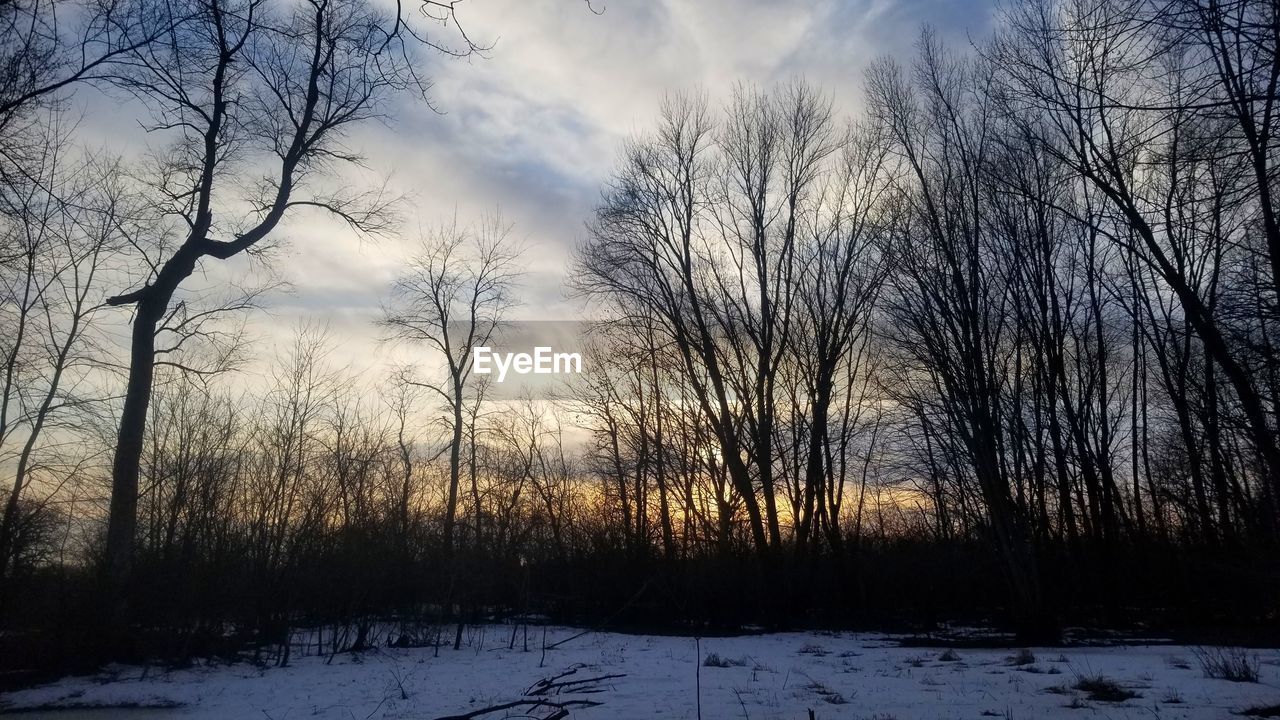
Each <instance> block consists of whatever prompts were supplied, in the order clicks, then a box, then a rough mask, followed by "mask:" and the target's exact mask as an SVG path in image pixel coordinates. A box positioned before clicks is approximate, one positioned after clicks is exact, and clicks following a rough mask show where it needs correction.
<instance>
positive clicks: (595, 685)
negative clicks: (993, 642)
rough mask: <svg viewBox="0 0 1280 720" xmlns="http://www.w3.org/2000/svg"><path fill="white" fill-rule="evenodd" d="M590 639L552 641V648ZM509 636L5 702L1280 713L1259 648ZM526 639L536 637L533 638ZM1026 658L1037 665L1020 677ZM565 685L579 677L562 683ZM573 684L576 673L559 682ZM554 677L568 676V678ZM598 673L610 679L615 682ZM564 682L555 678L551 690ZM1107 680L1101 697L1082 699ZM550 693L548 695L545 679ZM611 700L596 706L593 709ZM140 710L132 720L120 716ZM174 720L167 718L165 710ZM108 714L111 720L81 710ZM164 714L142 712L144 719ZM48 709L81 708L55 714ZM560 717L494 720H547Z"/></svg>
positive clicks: (134, 678) (379, 709)
mask: <svg viewBox="0 0 1280 720" xmlns="http://www.w3.org/2000/svg"><path fill="white" fill-rule="evenodd" d="M577 632H578V631H575V630H572V629H568V628H555V629H552V630H550V631H549V632H548V634H547V643H548V644H551V643H554V642H556V641H558V640H564V639H566V638H569V637H570V636H572V635H575V634H577ZM509 638H510V629H509V628H503V627H488V628H480V629H473V630H472V631H471V632H469V633H468V634H467V636H466V641H467V643H466V645H464V647H463V648H462V649H461V650H459V651H456V652H455V651H453V650H452V649H451V648H442V649H441V650H440V652H439V657H435V656H434V652H433V651H432V650H431V649H410V650H397V649H379V650H376V651H370V652H365V653H360V654H343V655H338V656H336V657H334V658H333V659H332V661H331V662H326V658H321V657H305V658H296V659H295V660H294V661H293V662H292V663H291V664H290V666H289V667H286V668H267V669H261V668H257V667H255V666H253V665H249V664H238V665H220V666H213V667H196V668H191V669H185V670H175V671H165V670H162V669H158V668H150V669H149V670H147V669H143V668H139V667H117V668H113V669H111V671H109V672H106V673H104V674H101V675H98V676H94V677H75V678H67V679H64V680H61V681H59V682H56V683H53V684H50V685H45V686H42V687H37V688H32V689H28V690H23V691H19V692H15V693H11V694H9V695H6V696H3V697H0V711H14V710H22V709H27V710H30V709H32V708H37V707H39V708H43V709H42V710H37V711H34V712H30V713H28V714H25V715H24V716H25V717H27V718H46V717H47V718H58V719H59V720H72V719H73V718H75V719H80V718H107V717H111V718H134V719H143V718H148V719H151V720H164V719H167V718H257V719H258V720H267V719H269V720H285V719H286V718H293V719H295V720H296V719H300V718H342V719H344V720H352V719H353V718H354V719H355V720H364V719H366V718H418V719H422V720H431V719H433V718H437V717H441V716H449V715H458V716H466V713H471V712H475V711H477V710H481V709H483V708H486V707H490V706H495V705H500V704H504V703H511V702H516V701H529V702H536V701H539V700H545V701H549V702H555V703H561V704H564V703H568V705H569V706H570V713H571V714H569V715H567V717H573V718H584V719H591V718H608V719H610V720H628V719H630V718H695V717H697V712H698V709H697V700H696V698H697V697H698V694H699V693H698V691H697V687H698V686H699V685H700V686H701V693H700V694H701V706H702V708H701V712H702V718H704V720H718V719H723V718H747V719H749V720H766V719H768V718H798V719H803V718H807V717H808V710H809V709H812V710H813V711H814V716H815V717H816V718H818V719H819V720H825V719H829V718H857V719H863V718H876V719H877V720H889V719H890V718H894V719H897V720H907V719H908V718H929V719H933V718H972V719H975V720H976V719H978V718H983V717H997V718H1016V719H1019V720H1021V719H1024V718H1159V719H1167V720H1173V719H1175V718H1226V717H1231V716H1232V714H1233V713H1239V712H1240V711H1242V710H1244V709H1246V708H1250V707H1258V706H1274V705H1280V651H1275V650H1265V651H1259V652H1258V653H1257V654H1258V658H1259V659H1260V660H1261V682H1260V683H1235V682H1229V681H1226V680H1211V679H1206V678H1205V677H1204V676H1203V673H1202V672H1201V670H1200V667H1199V666H1198V664H1197V662H1196V659H1195V657H1194V655H1193V649H1192V648H1189V647H1182V646H1173V645H1149V646H1140V645H1139V646H1135V645H1130V646H1122V647H1121V646H1115V647H1071V648H1066V649H1060V648H1032V649H1031V652H1032V654H1033V655H1034V661H1033V662H1028V661H1029V660H1031V658H1030V657H1022V658H1014V657H1013V655H1014V654H1015V653H1013V652H1012V651H1010V650H1008V649H971V648H961V649H956V650H953V651H951V653H947V654H944V653H946V651H945V650H944V649H942V648H920V647H902V646H901V645H900V644H899V643H898V642H897V641H896V640H895V639H894V638H893V637H891V636H887V635H874V634H854V633H843V634H842V633H780V634H771V635H756V636H743V637H733V638H704V639H702V640H701V641H700V648H698V647H697V642H698V641H695V640H694V639H693V638H684V637H665V636H637V635H621V634H611V633H590V634H585V635H583V636H581V637H578V638H576V639H572V640H570V641H568V642H566V643H564V644H563V645H561V646H559V647H557V648H554V649H551V650H547V651H546V653H545V657H544V656H543V652H542V651H541V649H540V648H541V646H542V634H541V630H540V629H537V628H535V629H532V630H531V631H530V633H529V646H530V650H529V651H528V652H524V651H522V649H521V643H520V642H519V641H517V644H516V649H514V650H510V649H508V641H509ZM521 639H523V636H522V637H521ZM1017 661H1021V662H1022V663H1023V664H1015V662H1017ZM564 673H568V674H564ZM562 674H564V675H563V676H561V675H562ZM556 676H561V677H558V678H556ZM602 676H610V677H604V678H603V679H596V678H601V677H602ZM552 678H555V679H552ZM1098 678H1103V679H1105V680H1111V681H1114V683H1115V684H1116V685H1115V686H1108V685H1107V684H1106V683H1105V682H1103V683H1102V684H1101V685H1100V686H1088V685H1087V684H1086V685H1085V687H1086V688H1090V687H1093V688H1095V689H1096V688H1097V687H1101V692H1102V693H1103V694H1104V695H1105V694H1107V692H1108V691H1110V692H1115V691H1117V690H1118V691H1119V695H1121V696H1123V695H1128V694H1133V695H1134V697H1130V698H1128V699H1124V700H1110V701H1108V700H1102V699H1097V698H1091V697H1090V695H1091V693H1090V692H1088V691H1087V690H1081V689H1076V686H1077V685H1080V684H1081V681H1082V680H1089V679H1095V680H1096V679H1098ZM548 679H550V683H549V684H548V683H547V682H543V683H542V684H541V686H539V682H540V681H546V680H548ZM588 702H589V703H598V705H593V706H586V705H585V704H582V703H588ZM124 706H131V707H132V708H133V709H129V710H123V709H120V708H122V707H124ZM165 706H167V707H165ZM94 707H99V708H102V707H112V708H113V709H110V710H106V709H103V710H86V709H85V708H94ZM148 707H150V708H161V709H145V708H148ZM51 708H79V709H77V710H53V709H51ZM557 712H558V710H557V708H556V707H553V706H551V705H541V706H534V705H530V704H524V705H515V706H512V707H511V708H509V709H507V710H503V711H498V712H494V713H492V714H485V715H480V716H478V717H480V718H482V719H483V720H489V719H491V718H503V717H508V718H509V717H520V718H545V717H548V716H554V715H555V714H556V713H557Z"/></svg>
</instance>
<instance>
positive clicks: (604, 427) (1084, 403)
mask: <svg viewBox="0 0 1280 720" xmlns="http://www.w3.org/2000/svg"><path fill="white" fill-rule="evenodd" d="M455 6H456V3H437V2H431V1H430V0H428V1H427V2H425V3H406V4H400V3H396V4H395V5H394V6H392V5H389V4H387V3H377V2H372V1H371V0H287V1H286V0H169V1H168V2H163V3H161V2H155V1H153V0H10V1H9V2H0V28H3V30H2V31H0V32H2V33H3V34H2V36H0V37H2V40H0V475H3V477H4V478H6V479H5V481H4V489H5V493H4V495H5V502H4V509H3V515H2V516H0V670H4V671H15V670H23V671H27V670H30V669H31V668H32V667H39V668H41V669H43V670H46V671H48V670H53V671H68V670H79V669H88V668H92V667H96V666H97V665H98V664H100V663H101V662H104V661H107V660H129V661H138V660H142V659H148V658H150V659H162V660H164V661H169V662H181V661H186V660H189V659H191V658H195V657H208V656H227V657H234V656H236V654H238V653H242V652H245V651H246V649H247V650H249V651H251V652H252V653H253V657H254V659H255V660H258V661H260V662H263V663H268V664H275V665H280V666H283V665H287V664H288V663H289V662H290V659H291V656H292V655H293V654H295V653H298V652H302V653H318V654H324V653H329V652H332V653H337V652H346V651H359V650H361V649H363V648H368V647H371V646H374V645H379V644H381V645H391V646H394V647H432V646H433V647H437V648H439V647H440V646H441V645H444V646H448V645H450V644H452V645H453V647H454V648H455V649H456V648H457V647H458V646H459V645H460V644H461V643H463V640H464V634H465V632H467V628H470V627H474V626H476V625H483V624H486V623H492V622H508V623H514V624H515V626H516V627H519V626H520V625H521V624H523V625H525V628H526V629H525V633H526V638H527V636H528V634H529V632H530V631H529V629H528V627H527V626H528V624H529V623H533V624H535V625H536V624H538V623H540V622H543V621H553V622H557V623H567V624H573V625H576V626H581V627H593V628H608V629H636V630H649V631H660V632H674V633H688V634H700V635H703V636H709V635H717V634H725V633H734V632H740V631H742V630H743V629H744V628H756V629H767V630H781V629H814V628H833V629H879V630H886V629H892V630H909V631H913V632H915V631H921V632H923V631H927V630H929V629H931V628H936V627H939V626H941V625H945V624H947V623H953V622H967V623H975V624H986V625H990V626H993V627H997V628H1002V629H1005V630H1008V631H1009V632H1011V633H1013V634H1014V637H1016V639H1017V641H1018V642H1021V643H1024V644H1036V645H1052V644H1056V643H1058V642H1060V641H1062V640H1063V638H1064V632H1066V631H1067V630H1069V629H1072V628H1081V627H1083V628H1089V629H1090V630H1091V631H1096V632H1128V633H1142V632H1149V631H1153V632H1162V633H1169V634H1172V635H1174V636H1175V637H1185V638H1191V639H1194V640H1196V641H1203V640H1204V639H1206V638H1209V639H1213V640H1215V641H1218V640H1223V639H1227V640H1231V641H1233V642H1237V643H1239V642H1246V641H1247V642H1262V641H1264V639H1266V638H1270V639H1271V642H1274V641H1275V639H1276V638H1277V637H1280V634H1278V633H1277V631H1278V630H1280V627H1278V626H1277V605H1276V599H1277V598H1278V597H1280V560H1278V559H1277V558H1280V555H1277V552H1276V551H1277V549H1278V547H1280V434H1278V431H1280V417H1277V412H1280V199H1278V198H1277V197H1276V196H1275V194H1276V193H1277V192H1278V190H1277V188H1278V187H1280V186H1278V185H1277V180H1278V172H1280V170H1278V168H1280V147H1278V143H1280V140H1278V139H1277V138H1276V137H1275V136H1276V134H1277V133H1278V132H1280V107H1277V103H1278V102H1280V91H1278V85H1280V54H1278V45H1280V10H1278V8H1277V6H1276V4H1275V3H1273V2H1266V1H1262V0H1160V1H1156V0H1028V1H1026V2H1010V3H1005V4H1004V5H1002V6H1001V7H1000V9H999V10H998V11H997V14H996V18H995V21H994V26H993V27H994V29H993V31H992V32H990V33H989V34H988V35H986V36H983V37H980V38H978V37H975V38H973V39H972V41H971V43H970V44H969V45H957V44H955V43H949V42H945V41H944V40H943V39H942V38H941V37H940V36H939V35H938V33H936V32H935V31H933V30H932V29H930V28H929V27H928V23H927V20H928V18H927V17H922V18H920V20H921V23H922V24H923V25H924V27H923V29H922V30H921V31H920V32H919V34H918V35H917V36H916V38H915V43H914V45H912V46H911V47H910V48H909V49H906V50H904V51H903V52H902V53H901V54H900V55H899V56H896V57H883V58H880V59H878V60H876V61H875V62H874V63H871V64H870V66H869V68H868V69H867V70H866V71H865V73H863V75H862V77H859V78H856V79H855V82H856V84H857V85H858V86H859V87H860V88H862V90H861V98H860V102H859V104H858V109H857V110H856V111H852V112H849V111H845V110H842V109H839V108H838V106H837V104H836V103H834V102H833V100H832V97H831V95H830V93H829V91H828V89H826V88H824V87H822V86H820V85H818V84H815V83H812V82H809V81H806V80H804V79H802V78H792V79H784V80H780V81H776V82H774V81H770V82H756V81H755V79H753V78H743V79H742V81H741V82H740V83H739V84H735V85H733V86H731V87H720V88H696V87H689V88H671V89H669V91H668V92H667V93H665V94H663V95H662V96H661V97H653V98H652V112H651V113H650V115H649V116H648V117H645V118H642V119H639V120H637V123H636V127H637V128H638V129H637V130H636V131H635V132H634V133H632V135H631V136H630V137H629V138H627V139H626V140H625V141H624V142H622V143H621V144H620V145H619V146H618V147H617V149H616V155H615V157H614V158H613V168H614V169H613V171H612V173H611V174H610V175H609V176H608V177H606V178H603V179H602V181H601V182H600V184H599V195H598V200H597V202H596V207H595V210H594V212H593V213H591V214H590V216H588V217H583V218H581V219H580V220H581V222H582V224H583V225H582V227H583V230H582V233H581V237H580V238H579V239H578V241H577V242H576V245H575V247H574V249H573V259H572V265H571V267H570V268H569V271H568V273H567V277H568V278H569V281H568V282H567V284H566V287H564V288H562V289H557V291H559V292H562V293H563V294H564V296H565V297H567V298H569V299H571V300H572V301H574V302H577V303H580V304H581V306H582V307H583V310H582V315H581V316H580V317H577V318H571V319H572V320H574V321H580V322H582V323H583V326H584V327H588V328H589V331H586V332H585V333H584V337H583V346H584V348H585V352H584V356H583V360H582V365H583V372H582V373H581V374H580V375H573V376H566V377H565V378H564V380H563V382H558V383H556V384H555V387H554V388H551V389H548V390H547V391H545V392H541V393H537V394H534V393H528V394H525V395H522V396H520V397H510V396H504V395H502V394H501V393H500V392H498V390H497V388H495V385H494V381H495V378H494V376H488V377H481V376H480V375H478V374H477V373H475V372H473V370H474V368H473V363H472V361H473V359H474V350H475V349H476V348H478V347H482V346H486V345H488V344H489V343H490V340H491V339H493V338H494V337H495V334H496V333H498V332H499V331H500V328H502V327H503V326H504V325H513V324H514V325H519V324H520V323H522V322H528V320H527V318H526V317H523V316H522V315H521V303H522V298H523V297H524V295H523V293H524V292H525V289H526V288H527V284H528V279H527V278H526V277H525V273H524V268H525V267H526V266H527V263H528V261H529V258H530V256H531V255H532V254H536V252H537V249H536V248H534V247H531V246H530V244H529V243H528V242H527V241H526V240H525V239H523V236H522V234H521V231H520V228H519V227H518V226H516V225H515V224H513V223H512V222H511V221H509V220H507V219H505V218H504V216H503V215H502V214H500V213H499V212H498V211H495V212H494V213H492V214H489V215H485V216H477V217H458V216H457V214H456V213H455V216H454V218H453V219H452V220H449V221H445V222H439V223H435V224H433V225H431V226H430V227H429V228H427V229H425V230H423V231H422V232H421V234H420V236H415V235H414V233H413V231H412V229H411V228H410V227H406V224H405V223H403V222H401V210H402V204H403V203H402V201H401V200H400V199H399V198H397V197H394V196H393V194H392V193H389V192H387V191H386V187H385V185H384V184H381V183H379V182H378V181H377V180H373V181H369V182H365V181H363V180H360V179H353V178H359V177H363V176H359V175H356V174H355V173H356V172H357V171H364V170H368V169H369V167H368V164H367V163H366V162H365V159H364V157H363V156H362V155H361V153H360V148H359V147H358V146H357V144H356V143H355V141H354V140H353V138H357V137H359V131H360V130H361V128H363V127H365V126H368V125H374V124H378V123H384V122H390V121H392V120H394V117H392V116H393V115H394V112H393V108H396V107H399V106H398V105H396V103H402V102H416V103H419V104H426V105H429V106H431V107H435V106H436V105H439V106H442V107H445V108H447V107H448V105H449V103H450V100H451V99H450V98H449V97H447V96H445V97H439V96H436V95H434V94H433V93H432V92H431V88H432V81H431V79H430V78H429V77H428V73H427V72H426V70H425V69H424V68H425V67H427V64H426V63H427V60H428V59H430V58H450V57H453V58H464V59H465V58H474V59H475V61H476V62H480V63H483V62H485V59H484V55H485V53H486V52H488V48H487V47H486V46H485V45H484V44H483V42H482V41H480V40H478V39H475V38H479V37H480V35H478V34H477V32H478V30H479V29H477V28H473V27H471V26H470V25H467V24H465V23H464V22H463V18H462V17H461V16H460V15H459V13H460V12H461V11H460V10H458V9H456V7H455ZM579 11H580V12H583V13H593V12H600V9H599V8H595V7H590V6H583V7H581V8H580V9H579ZM608 16H609V12H608V9H605V10H604V11H603V15H601V19H602V21H607V19H608ZM431 67H433V68H434V67H436V66H435V65H432V66H431ZM446 67H447V68H448V69H447V70H446V72H455V71H456V70H455V68H454V66H452V65H450V66H446ZM459 67H461V66H459ZM433 72H435V70H433ZM90 96H92V97H93V98H99V100H98V101H97V102H107V103H110V104H114V105H117V106H118V108H117V110H116V111H117V112H121V113H124V114H125V115H127V122H129V123H130V124H131V125H134V126H137V127H139V128H141V129H142V130H143V131H144V133H145V135H146V136H147V138H148V139H147V147H146V149H145V151H139V152H136V153H134V152H119V153H116V152H113V151H112V149H111V148H109V147H108V148H103V147H100V146H98V145H96V144H94V143H91V142H90V141H89V140H88V139H84V138H81V137H80V136H79V133H78V127H79V123H80V120H79V114H81V113H83V112H84V110H83V107H82V106H80V105H77V102H79V101H80V100H81V99H82V98H85V97H90ZM102 98H105V99H106V100H102ZM376 170H377V168H376V167H375V168H373V171H375V174H376ZM443 170H445V169H442V171H443ZM438 210H439V211H440V212H438V213H436V215H437V216H447V215H448V208H439V209H438ZM314 215H323V216H326V217H329V218H331V219H335V220H336V221H338V222H339V223H340V224H341V225H340V227H341V228H342V231H343V232H347V233H350V234H352V235H354V236H359V237H367V238H379V237H383V238H385V237H403V238H408V239H409V241H410V242H412V243H413V244H414V246H415V247H416V250H415V252H414V253H413V255H412V257H411V258H409V259H408V260H407V261H406V262H405V263H404V264H403V266H402V267H400V268H399V269H398V272H397V273H396V277H395V279H394V282H392V283H390V284H389V285H388V287H386V288H385V289H384V291H383V293H382V295H383V298H384V302H383V305H382V308H381V313H380V316H379V317H378V318H376V319H374V320H372V321H371V322H372V323H373V325H374V326H376V333H377V334H378V335H379V337H380V338H381V342H382V343H383V344H384V345H386V346H388V347H394V348H396V349H397V350H398V351H400V352H402V353H404V355H403V357H407V358H410V360H409V361H406V362H404V363H396V364H394V365H387V366H385V367H380V368H378V369H377V371H376V372H371V371H369V370H368V369H367V368H364V367H353V366H351V365H348V364H344V363H342V362H340V361H338V360H336V359H335V358H334V354H333V348H334V347H335V346H336V345H337V344H339V343H340V341H341V340H342V338H341V337H340V336H339V333H337V332H336V331H334V330H333V329H330V328H327V327H326V326H325V325H324V324H323V323H319V322H315V323H306V324H303V325H301V326H298V327H290V328H285V329H284V330H283V334H284V335H287V336H288V339H287V340H286V341H282V342H279V343H276V344H275V345H272V344H270V343H266V342H264V341H262V340H261V339H258V338H255V337H254V336H253V333H251V332H249V331H248V330H247V329H246V328H247V325H246V318H250V317H253V316H255V315H261V314H263V313H270V311H271V308H270V306H269V303H267V302H266V299H267V298H268V297H270V292H269V290H270V289H271V287H270V282H265V283H264V282H261V281H260V277H259V276H260V275H261V273H256V271H253V270H252V268H270V267H271V264H272V262H273V254H272V252H271V250H270V249H269V248H270V247H271V246H272V244H273V243H274V242H277V241H278V240H279V238H280V237H281V236H282V235H283V234H284V233H285V229H286V228H288V227H289V223H290V222H291V221H292V220H293V219H295V218H297V217H300V216H314ZM322 241H323V240H322V239H307V240H306V241H305V242H307V243H309V242H322ZM301 252H303V253H305V252H306V248H305V243H303V247H302V249H301ZM246 368H260V371H258V372H256V373H250V374H246ZM249 375H252V376H253V377H254V378H256V379H253V380H249V379H247V378H248V377H249ZM388 628H390V629H388ZM511 637H512V640H511V642H512V645H513V646H514V644H515V642H516V641H515V637H516V636H515V635H514V634H512V636H511ZM526 643H527V640H526ZM543 652H544V654H545V649H544V651H543ZM744 709H745V706H744Z"/></svg>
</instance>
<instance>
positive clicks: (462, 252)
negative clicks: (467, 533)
mask: <svg viewBox="0 0 1280 720" xmlns="http://www.w3.org/2000/svg"><path fill="white" fill-rule="evenodd" d="M520 258H521V250H520V248H519V246H517V245H516V244H515V243H514V241H513V239H512V237H511V226H510V225H507V224H505V223H504V222H503V220H502V218H501V217H500V216H497V215H494V216H491V217H488V218H486V219H485V220H483V221H482V222H481V223H479V224H477V225H474V226H469V227H467V226H461V225H459V224H458V223H457V220H456V219H455V220H454V221H453V222H452V223H450V224H448V225H444V226H442V227H440V228H439V229H437V230H436V231H435V232H434V234H432V235H430V236H428V237H427V238H426V239H425V240H424V241H423V249H422V251H421V252H420V253H419V254H418V255H417V256H416V257H414V258H413V260H411V261H410V264H409V266H408V268H407V269H406V272H405V273H404V274H403V275H402V276H401V277H400V278H399V279H397V280H396V283H395V286H394V287H393V288H392V298H391V300H390V302H389V304H388V306H387V308H386V310H385V312H384V315H383V318H382V325H383V327H385V328H386V329H387V331H388V333H389V335H390V336H391V337H392V338H394V339H397V340H401V341H405V342H410V343H414V344H417V345H422V346H426V347H428V348H431V349H433V350H435V351H437V352H438V353H440V355H441V356H443V360H444V364H445V377H444V379H443V381H441V382H439V383H435V382H430V381H418V382H421V384H422V387H424V388H427V389H429V390H431V391H432V392H434V393H435V394H436V395H438V396H439V397H440V398H441V399H443V400H444V402H445V404H446V406H447V408H448V412H449V425H448V426H449V434H450V437H449V442H448V445H447V447H448V450H449V485H448V499H447V500H446V505H445V519H444V528H443V535H442V538H443V539H442V542H443V548H444V553H445V556H446V558H448V556H449V555H450V554H451V553H452V552H453V549H454V534H455V526H456V524H457V519H458V496H459V488H460V485H461V479H462V454H463V451H464V449H465V448H464V442H463V441H464V437H465V432H466V427H465V422H464V421H465V419H466V417H465V416H466V414H467V412H466V409H467V403H468V401H469V400H470V398H469V397H468V396H469V394H470V393H471V391H472V390H473V388H472V387H471V383H470V382H469V381H470V379H471V377H472V370H473V365H472V361H473V359H474V357H473V352H472V351H473V350H474V349H475V348H477V347H480V346H484V345H488V344H489V343H490V341H491V340H492V339H493V338H494V336H495V333H497V332H498V331H499V325H500V323H501V322H502V320H503V319H504V317H505V315H506V313H507V311H508V310H510V309H511V307H512V305H513V304H514V302H515V299H514V297H513V296H512V289H513V288H514V285H515V283H516V281H517V280H518V279H519V277H520V274H521V268H520V265H519V261H520ZM472 402H478V400H472Z"/></svg>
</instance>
